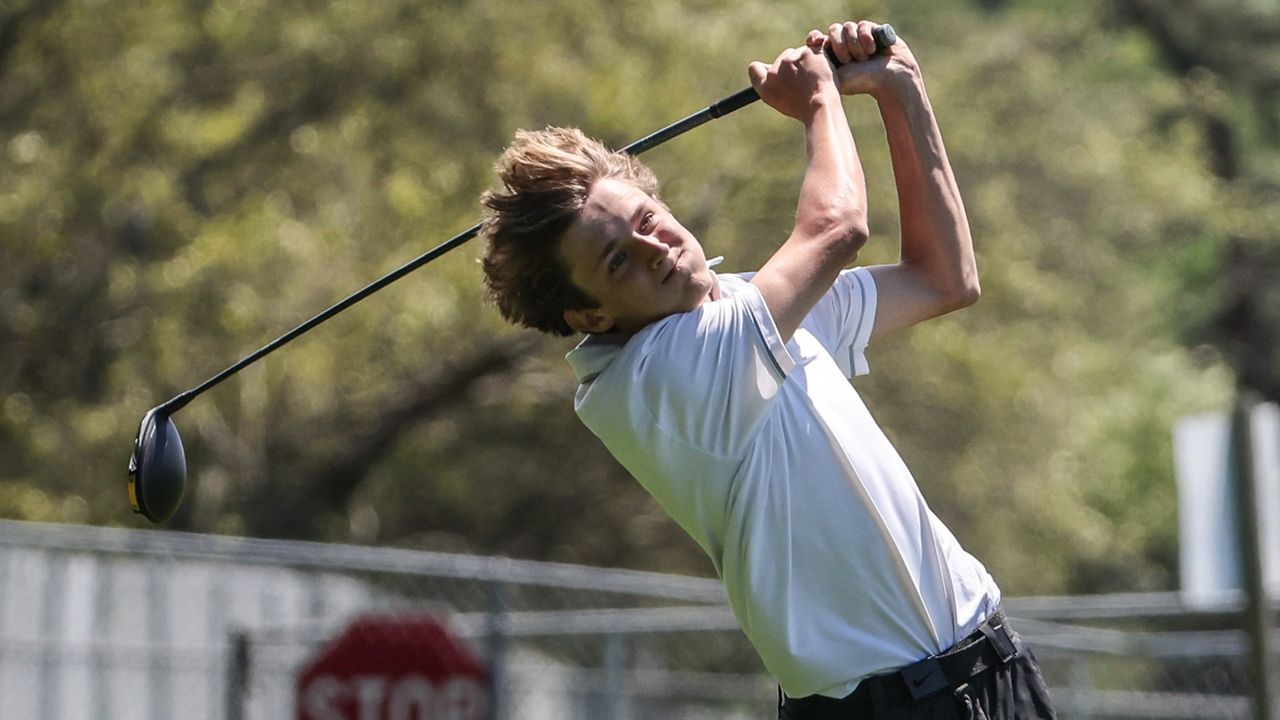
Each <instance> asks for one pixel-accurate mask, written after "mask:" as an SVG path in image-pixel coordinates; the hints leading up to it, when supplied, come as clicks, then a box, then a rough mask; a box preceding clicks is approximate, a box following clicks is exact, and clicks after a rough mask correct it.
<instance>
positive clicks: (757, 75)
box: [747, 60, 769, 92]
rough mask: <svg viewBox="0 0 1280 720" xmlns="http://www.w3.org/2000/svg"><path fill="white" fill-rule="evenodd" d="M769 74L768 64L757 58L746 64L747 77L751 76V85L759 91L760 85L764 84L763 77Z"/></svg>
mask: <svg viewBox="0 0 1280 720" xmlns="http://www.w3.org/2000/svg"><path fill="white" fill-rule="evenodd" d="M768 76H769V66H768V65H765V64H764V63H762V62H760V61H759V60H757V61H755V62H753V63H751V64H750V65H748V66H747V77H749V78H751V87H753V88H755V89H756V92H759V91H760V86H761V85H763V84H764V79H765V78H766V77H768Z"/></svg>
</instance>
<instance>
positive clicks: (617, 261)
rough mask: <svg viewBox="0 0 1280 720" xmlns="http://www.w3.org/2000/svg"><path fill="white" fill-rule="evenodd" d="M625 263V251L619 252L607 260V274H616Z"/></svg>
mask: <svg viewBox="0 0 1280 720" xmlns="http://www.w3.org/2000/svg"><path fill="white" fill-rule="evenodd" d="M626 262H627V251H626V250H619V251H617V252H615V253H614V254H613V257H611V258H609V273H610V274H613V273H616V272H617V271H618V270H619V269H620V268H621V267H622V266H623V264H625V263H626Z"/></svg>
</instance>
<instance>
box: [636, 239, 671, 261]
mask: <svg viewBox="0 0 1280 720" xmlns="http://www.w3.org/2000/svg"><path fill="white" fill-rule="evenodd" d="M635 240H636V247H637V248H638V249H641V250H642V251H643V252H645V253H648V256H647V260H648V265H649V268H650V269H657V267H658V266H659V265H661V264H662V261H663V260H665V259H666V258H667V255H668V254H670V252H671V247H670V246H669V245H667V244H666V243H665V242H663V241H662V240H660V239H658V238H657V237H655V236H653V235H641V234H639V233H636V236H635Z"/></svg>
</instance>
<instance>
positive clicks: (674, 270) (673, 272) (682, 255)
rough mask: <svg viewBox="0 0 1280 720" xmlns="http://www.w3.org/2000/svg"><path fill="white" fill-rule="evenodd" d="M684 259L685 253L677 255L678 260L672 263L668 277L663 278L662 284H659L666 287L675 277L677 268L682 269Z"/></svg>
mask: <svg viewBox="0 0 1280 720" xmlns="http://www.w3.org/2000/svg"><path fill="white" fill-rule="evenodd" d="M682 257H684V253H683V252H681V253H678V254H677V255H676V259H675V260H672V261H671V269H670V270H668V271H667V274H666V275H663V276H662V282H661V283H659V284H660V285H666V284H667V281H668V280H670V279H671V276H672V275H675V273H676V268H678V267H680V258H682Z"/></svg>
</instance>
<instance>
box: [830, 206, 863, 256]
mask: <svg viewBox="0 0 1280 720" xmlns="http://www.w3.org/2000/svg"><path fill="white" fill-rule="evenodd" d="M833 230H834V232H833V235H834V236H835V240H836V244H837V246H838V247H839V248H840V251H841V252H842V253H843V254H844V256H845V257H846V258H847V259H848V262H849V263H852V262H853V261H854V260H857V259H858V253H860V252H862V248H863V247H865V246H866V244H867V240H868V239H869V238H870V237H871V230H870V229H869V228H868V227H867V217H866V214H865V213H849V214H847V215H845V216H844V217H842V218H840V219H839V221H837V222H835V223H833Z"/></svg>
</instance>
